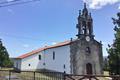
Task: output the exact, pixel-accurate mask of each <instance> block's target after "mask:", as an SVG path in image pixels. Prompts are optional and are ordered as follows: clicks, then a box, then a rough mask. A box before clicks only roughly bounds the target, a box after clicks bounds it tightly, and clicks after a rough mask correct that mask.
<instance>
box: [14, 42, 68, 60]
mask: <svg viewBox="0 0 120 80" xmlns="http://www.w3.org/2000/svg"><path fill="white" fill-rule="evenodd" d="M69 43H70V40H66V41H64V42H59V43H56V44H54V45H50V46H45V47H41V48H38V49H36V50H32V51H31V52H27V53H25V54H23V55H21V56H18V57H17V58H16V59H22V58H25V57H28V56H31V55H33V54H36V53H38V52H41V51H43V50H46V49H51V48H56V47H61V46H64V45H68V44H69Z"/></svg>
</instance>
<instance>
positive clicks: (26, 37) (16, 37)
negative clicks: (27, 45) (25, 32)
mask: <svg viewBox="0 0 120 80" xmlns="http://www.w3.org/2000/svg"><path fill="white" fill-rule="evenodd" d="M0 35H1V36H5V37H10V38H14V39H24V40H32V41H50V42H56V41H53V40H46V39H39V38H33V37H29V36H18V35H11V34H3V33H0Z"/></svg>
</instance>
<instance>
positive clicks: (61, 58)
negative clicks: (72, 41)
mask: <svg viewBox="0 0 120 80" xmlns="http://www.w3.org/2000/svg"><path fill="white" fill-rule="evenodd" d="M53 51H54V52H55V60H53ZM45 63H46V65H45V68H46V69H50V70H55V71H60V72H64V71H66V72H67V73H70V47H69V45H67V46H62V47H57V48H52V49H48V50H45ZM64 65H65V67H66V68H65V69H64Z"/></svg>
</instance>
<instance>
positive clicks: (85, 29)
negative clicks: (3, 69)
mask: <svg viewBox="0 0 120 80" xmlns="http://www.w3.org/2000/svg"><path fill="white" fill-rule="evenodd" d="M76 28H77V29H78V33H77V35H76V36H77V38H76V39H71V40H68V41H64V42H60V43H57V44H55V45H51V46H45V47H42V48H39V49H36V50H33V51H31V52H28V53H26V54H23V55H21V56H19V57H17V58H16V60H15V62H14V67H15V68H16V69H19V70H21V71H23V70H24V71H36V70H42V69H46V70H49V71H57V72H66V73H69V74H76V75H78V74H79V75H82V74H102V73H103V54H102V44H101V42H98V41H96V40H95V39H94V34H93V19H92V16H91V13H89V12H88V9H87V8H86V4H84V8H83V10H80V11H79V16H78V23H77V25H76Z"/></svg>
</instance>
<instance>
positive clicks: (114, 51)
mask: <svg viewBox="0 0 120 80" xmlns="http://www.w3.org/2000/svg"><path fill="white" fill-rule="evenodd" d="M117 17H118V19H115V18H112V20H113V24H114V25H115V27H114V31H115V39H114V42H113V44H112V45H108V47H109V48H108V49H107V51H108V54H109V56H108V59H109V70H110V73H111V74H114V75H120V12H119V13H117Z"/></svg>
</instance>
